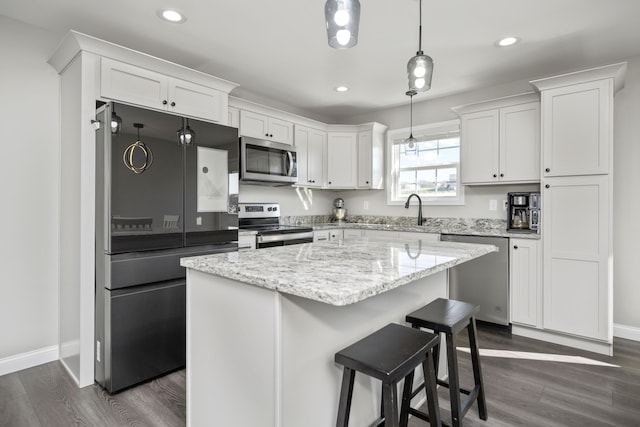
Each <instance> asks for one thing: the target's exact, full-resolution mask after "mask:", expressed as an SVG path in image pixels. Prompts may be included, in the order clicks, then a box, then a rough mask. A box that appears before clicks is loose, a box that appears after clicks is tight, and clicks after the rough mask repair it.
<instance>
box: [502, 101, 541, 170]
mask: <svg viewBox="0 0 640 427" xmlns="http://www.w3.org/2000/svg"><path fill="white" fill-rule="evenodd" d="M499 178H500V181H503V182H523V181H526V182H532V181H533V182H539V181H540V103H539V102H531V103H527V104H522V105H514V106H513V107H505V108H501V109H500V175H499Z"/></svg>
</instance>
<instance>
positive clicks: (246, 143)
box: [240, 136, 298, 185]
mask: <svg viewBox="0 0 640 427" xmlns="http://www.w3.org/2000/svg"><path fill="white" fill-rule="evenodd" d="M240 180H241V181H242V182H245V183H249V184H262V185H292V184H295V183H296V182H298V166H297V157H296V147H294V146H293V145H288V144H281V143H279V142H273V141H265V140H261V139H256V138H250V137H247V136H243V137H242V138H240Z"/></svg>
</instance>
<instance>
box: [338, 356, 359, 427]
mask: <svg viewBox="0 0 640 427" xmlns="http://www.w3.org/2000/svg"><path fill="white" fill-rule="evenodd" d="M355 377H356V371H354V370H353V369H350V368H346V367H345V368H344V370H343V371H342V388H341V389H340V402H339V404H338V420H337V421H336V427H348V426H349V413H350V412H351V397H352V396H353V382H354V379H355Z"/></svg>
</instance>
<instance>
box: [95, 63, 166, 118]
mask: <svg viewBox="0 0 640 427" xmlns="http://www.w3.org/2000/svg"><path fill="white" fill-rule="evenodd" d="M167 87H168V78H167V77H166V76H164V75H162V74H159V73H155V72H153V71H149V70H145V69H144V68H139V67H136V66H133V65H130V64H126V63H124V62H120V61H114V60H112V59H109V58H102V60H101V75H100V96H102V97H103V98H107V99H113V100H117V101H124V102H127V103H130V104H135V105H140V106H143V107H149V108H154V109H162V110H166V109H167V103H168V100H167Z"/></svg>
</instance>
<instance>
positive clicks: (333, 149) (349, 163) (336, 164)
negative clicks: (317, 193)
mask: <svg viewBox="0 0 640 427" xmlns="http://www.w3.org/2000/svg"><path fill="white" fill-rule="evenodd" d="M357 144H358V132H355V131H354V132H329V133H328V137H327V188H336V189H338V188H344V189H347V188H350V189H353V188H356V183H357V178H358V177H357V167H358V162H357V155H358V150H357Z"/></svg>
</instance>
